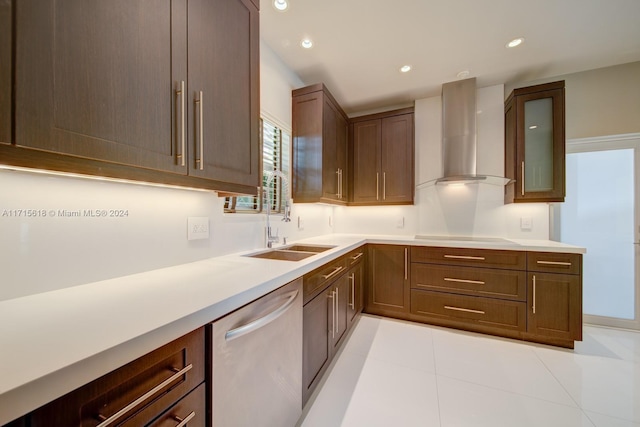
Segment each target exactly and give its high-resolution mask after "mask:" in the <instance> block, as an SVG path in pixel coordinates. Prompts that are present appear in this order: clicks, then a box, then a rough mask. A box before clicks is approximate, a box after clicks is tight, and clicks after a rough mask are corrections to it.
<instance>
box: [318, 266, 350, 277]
mask: <svg viewBox="0 0 640 427" xmlns="http://www.w3.org/2000/svg"><path fill="white" fill-rule="evenodd" d="M343 268H344V267H336V268H335V269H334V270H333V271H332V272H331V273H329V274H323V275H322V276H320V277H322V278H323V279H325V280H326V279H331V278H332V277H333V276H335V275H336V274H338V272H339V271H341V270H342V269H343Z"/></svg>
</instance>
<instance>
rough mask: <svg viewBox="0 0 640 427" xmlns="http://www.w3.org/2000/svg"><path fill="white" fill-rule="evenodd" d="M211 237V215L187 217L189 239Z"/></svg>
mask: <svg viewBox="0 0 640 427" xmlns="http://www.w3.org/2000/svg"><path fill="white" fill-rule="evenodd" d="M208 238H209V217H207V216H190V217H188V218H187V240H202V239H208Z"/></svg>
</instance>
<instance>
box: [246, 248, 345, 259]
mask: <svg viewBox="0 0 640 427" xmlns="http://www.w3.org/2000/svg"><path fill="white" fill-rule="evenodd" d="M334 247H335V246H317V245H291V246H283V247H282V248H278V249H271V250H268V251H264V252H258V253H255V254H250V255H245V256H247V257H249V258H263V259H277V260H281V261H300V260H302V259H305V258H309V257H310V256H313V255H316V254H318V253H320V252H324V251H327V250H329V249H331V248H334Z"/></svg>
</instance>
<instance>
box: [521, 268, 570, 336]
mask: <svg viewBox="0 0 640 427" xmlns="http://www.w3.org/2000/svg"><path fill="white" fill-rule="evenodd" d="M580 278H581V276H580V275H571V274H549V273H529V274H528V282H529V298H528V301H529V310H528V319H527V332H529V333H531V334H534V335H538V336H541V337H548V338H554V339H561V340H570V341H573V340H581V339H582V290H581V289H582V286H581V279H580Z"/></svg>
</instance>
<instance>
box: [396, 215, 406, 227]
mask: <svg viewBox="0 0 640 427" xmlns="http://www.w3.org/2000/svg"><path fill="white" fill-rule="evenodd" d="M396 227H397V228H404V217H403V216H402V217H400V218H398V221H397V222H396Z"/></svg>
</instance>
